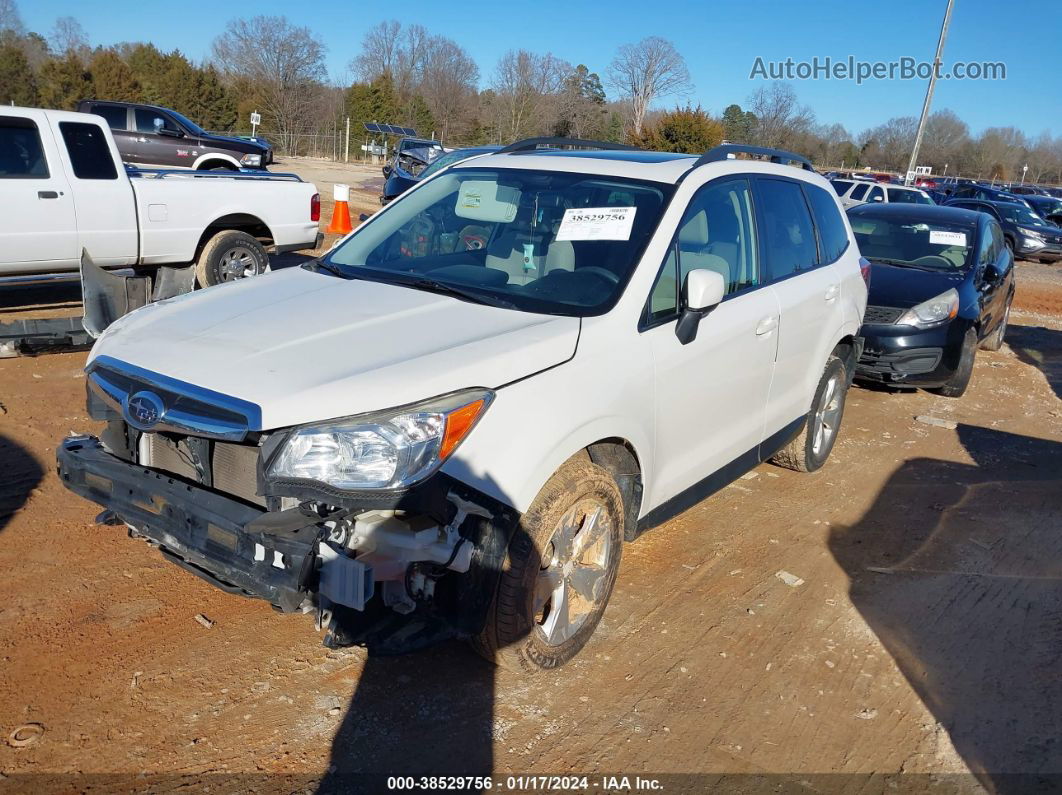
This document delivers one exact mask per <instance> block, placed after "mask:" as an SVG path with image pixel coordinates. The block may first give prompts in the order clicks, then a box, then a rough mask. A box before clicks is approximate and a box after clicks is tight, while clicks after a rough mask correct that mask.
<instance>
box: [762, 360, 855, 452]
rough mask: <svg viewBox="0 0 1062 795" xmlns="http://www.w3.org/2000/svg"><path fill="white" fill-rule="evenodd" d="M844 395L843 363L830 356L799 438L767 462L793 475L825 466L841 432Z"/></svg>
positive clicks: (845, 390) (845, 375)
mask: <svg viewBox="0 0 1062 795" xmlns="http://www.w3.org/2000/svg"><path fill="white" fill-rule="evenodd" d="M847 395H848V374H847V372H846V371H845V369H844V363H843V362H842V361H841V360H840V359H839V358H838V357H837V356H830V358H829V361H827V362H826V369H825V370H824V371H823V373H822V378H821V379H820V380H819V385H818V388H817V389H816V390H815V398H814V400H812V402H811V411H809V412H808V416H807V420H806V421H805V422H804V426H803V428H802V429H801V431H800V435H799V436H797V437H796V438H795V439H793V441H791V442H790V443H789V444H787V445H786V446H785V447H783V448H782V449H781V450H779V451H778V452H777V453H775V454H774V456H773V457H772V458H771V461H773V462H774V463H775V464H778V465H779V466H783V467H785V468H786V469H792V470H794V471H796V472H814V471H815V470H816V469H819V468H820V467H821V466H822V465H823V464H825V463H826V459H827V458H829V457H830V451H831V450H833V445H834V443H835V442H836V441H837V434H838V432H839V431H840V429H841V420H842V419H843V418H844V402H845V398H846V397H847Z"/></svg>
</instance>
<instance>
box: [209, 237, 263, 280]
mask: <svg viewBox="0 0 1062 795" xmlns="http://www.w3.org/2000/svg"><path fill="white" fill-rule="evenodd" d="M268 267H269V255H268V254H266V250H265V248H263V247H262V244H261V243H259V242H258V241H257V240H255V239H254V238H253V237H251V236H250V235H249V234H247V233H246V232H240V231H238V230H235V229H228V230H226V231H224V232H219V233H218V234H216V235H214V237H212V238H211V239H210V241H209V242H208V243H207V244H206V245H205V246H204V247H203V251H202V253H201V254H200V255H199V260H198V262H197V263H196V266H195V277H196V281H197V282H199V286H200V287H213V286H214V285H215V284H224V283H225V282H234V281H237V280H238V279H246V278H248V277H249V276H257V275H258V274H260V273H265V271H266V268H268Z"/></svg>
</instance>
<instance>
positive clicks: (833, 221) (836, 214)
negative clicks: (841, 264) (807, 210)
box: [804, 185, 848, 265]
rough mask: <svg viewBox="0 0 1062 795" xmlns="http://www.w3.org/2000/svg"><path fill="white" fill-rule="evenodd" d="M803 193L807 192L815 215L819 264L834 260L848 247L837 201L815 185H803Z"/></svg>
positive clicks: (846, 235) (845, 230) (846, 233)
mask: <svg viewBox="0 0 1062 795" xmlns="http://www.w3.org/2000/svg"><path fill="white" fill-rule="evenodd" d="M804 193H805V194H807V197H808V203H809V204H810V205H811V210H812V213H813V214H814V216H815V228H816V229H817V230H818V232H819V249H820V254H821V256H820V258H819V260H820V264H823V265H826V264H829V263H831V262H836V261H837V259H838V258H839V257H840V256H841V255H842V254H843V253H844V252H845V249H847V248H848V230H847V229H846V228H845V225H844V219H843V218H841V211H840V210H839V209H838V208H837V202H836V201H835V200H834V198H833V197H832V196H830V194H829V193H827V192H826V191H824V190H823V189H822V188H820V187H818V186H817V185H804Z"/></svg>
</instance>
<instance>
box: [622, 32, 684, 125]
mask: <svg viewBox="0 0 1062 795" xmlns="http://www.w3.org/2000/svg"><path fill="white" fill-rule="evenodd" d="M607 75H608V80H609V83H610V84H611V85H612V86H613V87H615V89H616V90H617V91H618V92H619V94H620V95H621V96H622V97H623V98H625V99H626V100H628V101H629V102H630V105H631V114H632V115H631V127H632V129H633V131H634V134H635V135H636V136H637V135H641V133H642V125H643V124H644V123H645V114H646V113H647V112H648V110H649V106H650V105H652V104H653V101H654V100H657V99H661V98H663V97H667V96H671V95H674V94H682V93H685V92H687V91H689V90H690V89H691V88H692V83H691V82H690V73H689V70H688V69H687V68H686V61H685V60H684V59H683V57H682V56H681V55H679V53H678V50H676V49H675V46H674V45H673V44H672V43H671V42H669V41H667V40H666V39H662V38H660V37H659V36H649V37H648V38H645V39H642V40H641V41H640V42H638V43H637V44H624V45H623V46H622V47H620V48H619V52H618V53H617V54H616V57H615V58H614V59H613V60H612V63H611V64H610V65H609V68H608V72H607Z"/></svg>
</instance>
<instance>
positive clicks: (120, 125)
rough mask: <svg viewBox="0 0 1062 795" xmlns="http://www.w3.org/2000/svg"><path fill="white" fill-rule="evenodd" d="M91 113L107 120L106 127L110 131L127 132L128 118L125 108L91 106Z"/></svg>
mask: <svg viewBox="0 0 1062 795" xmlns="http://www.w3.org/2000/svg"><path fill="white" fill-rule="evenodd" d="M92 112H93V113H95V114H96V115H97V116H102V117H103V118H105V119H106V120H107V126H108V127H110V128H111V129H112V130H128V129H129V123H128V116H129V114H128V113H126V109H125V108H120V107H118V106H117V105H93V106H92Z"/></svg>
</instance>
